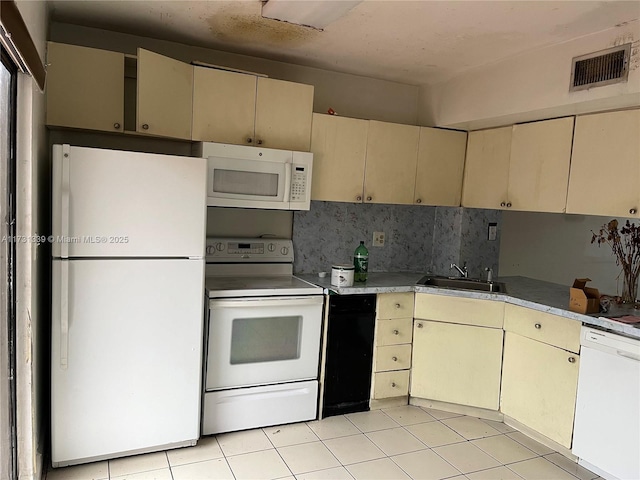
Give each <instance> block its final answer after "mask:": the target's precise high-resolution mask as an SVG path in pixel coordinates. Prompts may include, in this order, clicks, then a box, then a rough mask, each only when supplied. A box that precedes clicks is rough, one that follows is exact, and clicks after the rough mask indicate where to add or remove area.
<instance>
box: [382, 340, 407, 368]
mask: <svg viewBox="0 0 640 480" xmlns="http://www.w3.org/2000/svg"><path fill="white" fill-rule="evenodd" d="M410 367H411V345H410V344H406V345H388V346H386V347H376V353H375V363H374V371H376V372H386V371H389V370H402V369H406V368H410Z"/></svg>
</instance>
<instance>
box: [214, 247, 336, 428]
mask: <svg viewBox="0 0 640 480" xmlns="http://www.w3.org/2000/svg"><path fill="white" fill-rule="evenodd" d="M206 258H207V265H206V278H205V288H206V293H207V296H208V299H209V300H208V303H209V308H208V321H207V340H206V345H207V348H206V358H205V363H204V364H205V372H204V378H205V388H204V403H203V422H202V433H203V435H210V434H214V433H222V432H230V431H235V430H244V429H249V428H257V427H264V426H269V425H280V424H284V423H292V422H299V421H306V420H311V419H314V418H316V416H317V404H318V398H317V397H318V371H319V358H320V336H321V327H322V311H323V304H324V297H323V290H322V288H321V287H318V286H316V285H313V284H311V283H308V282H305V281H304V280H301V279H299V278H296V277H295V276H294V275H293V244H292V242H291V240H282V239H264V238H252V239H246V238H233V239H229V238H225V239H222V238H208V239H207V257H206Z"/></svg>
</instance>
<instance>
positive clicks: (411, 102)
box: [49, 22, 419, 125]
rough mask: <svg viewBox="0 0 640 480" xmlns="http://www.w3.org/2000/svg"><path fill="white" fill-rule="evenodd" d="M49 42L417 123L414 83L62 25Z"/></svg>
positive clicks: (318, 106)
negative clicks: (269, 86) (177, 66)
mask: <svg viewBox="0 0 640 480" xmlns="http://www.w3.org/2000/svg"><path fill="white" fill-rule="evenodd" d="M49 39H50V40H52V41H55V42H60V43H70V44H75V45H83V46H86V47H93V48H101V49H104V50H113V51H118V52H124V53H129V54H132V55H135V54H136V49H137V48H138V47H140V48H144V49H147V50H152V51H154V52H157V53H160V54H162V55H166V56H169V57H172V58H175V59H178V60H182V61H184V62H191V61H193V60H198V61H201V62H205V63H210V64H215V65H223V66H227V67H232V68H238V69H242V70H248V71H253V72H257V73H263V74H266V75H269V76H270V77H273V78H278V79H281V80H289V81H293V82H301V83H307V84H311V85H314V87H315V94H314V105H313V109H314V111H315V112H319V113H326V112H327V110H328V109H329V107H331V108H333V109H334V110H335V111H336V112H337V113H338V114H339V115H342V116H346V117H355V118H364V119H372V120H381V121H388V122H397V123H406V124H411V125H416V124H417V121H418V105H417V99H418V91H419V87H417V86H415V85H405V84H402V83H396V82H389V81H385V80H378V79H373V78H368V77H362V76H358V75H348V74H344V73H337V72H331V71H328V70H321V69H318V68H311V67H302V66H298V65H293V64H289V63H283V62H276V61H272V60H265V59H262V58H258V57H250V56H247V55H237V54H233V53H227V52H222V51H219V50H211V49H206V48H201V47H193V46H189V45H184V44H180V43H173V42H167V41H164V40H156V39H152V38H148V37H138V36H134V35H127V34H121V33H116V32H110V31H107V30H99V29H95V28H89V27H83V26H78V25H71V24H64V23H55V22H54V23H52V24H51V32H50V38H49Z"/></svg>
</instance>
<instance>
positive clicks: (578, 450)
mask: <svg viewBox="0 0 640 480" xmlns="http://www.w3.org/2000/svg"><path fill="white" fill-rule="evenodd" d="M580 343H581V345H582V349H581V353H580V374H579V377H578V398H577V401H576V416H575V425H574V431H573V448H572V452H573V454H574V455H576V456H577V457H578V458H579V460H578V463H579V464H581V465H583V466H584V467H585V468H588V469H589V470H591V471H593V472H595V473H597V474H599V475H600V476H602V477H604V478H606V479H624V480H626V479H629V480H638V479H640V340H637V339H633V338H629V337H623V336H621V335H616V334H613V333H610V332H605V331H602V330H598V329H595V328H592V327H585V326H583V327H582V332H581V339H580Z"/></svg>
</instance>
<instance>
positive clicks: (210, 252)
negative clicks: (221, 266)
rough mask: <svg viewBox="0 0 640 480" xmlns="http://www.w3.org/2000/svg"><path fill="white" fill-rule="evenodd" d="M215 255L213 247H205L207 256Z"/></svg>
mask: <svg viewBox="0 0 640 480" xmlns="http://www.w3.org/2000/svg"><path fill="white" fill-rule="evenodd" d="M214 253H215V248H214V246H213V245H207V255H213V254H214Z"/></svg>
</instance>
